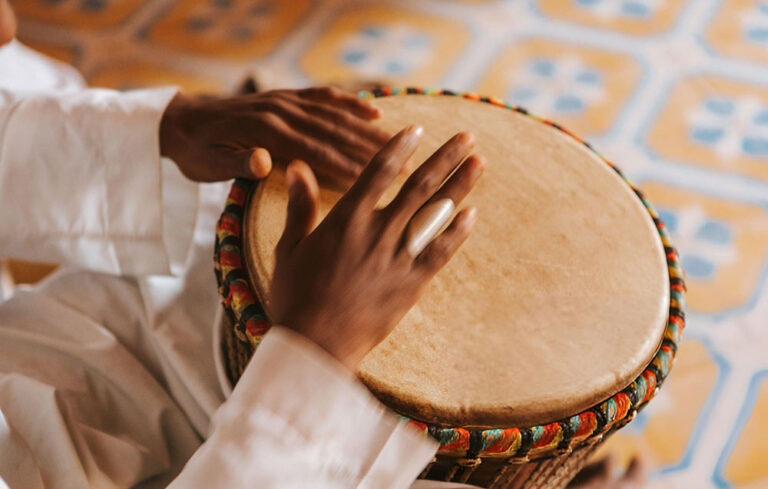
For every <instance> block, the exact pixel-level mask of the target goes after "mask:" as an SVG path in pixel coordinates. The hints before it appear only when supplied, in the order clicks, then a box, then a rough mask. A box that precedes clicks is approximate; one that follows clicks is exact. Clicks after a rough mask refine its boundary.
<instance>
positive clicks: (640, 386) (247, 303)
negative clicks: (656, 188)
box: [214, 87, 686, 462]
mask: <svg viewBox="0 0 768 489" xmlns="http://www.w3.org/2000/svg"><path fill="white" fill-rule="evenodd" d="M358 95H359V96H360V98H363V99H373V98H379V97H391V96H412V95H416V96H419V95H422V96H423V95H429V96H452V97H461V98H464V99H468V100H473V101H477V102H482V103H488V104H491V105H495V106H498V107H501V108H505V109H508V110H511V111H514V112H517V113H519V114H522V115H525V116H527V117H530V118H532V119H534V120H535V121H537V122H540V123H542V124H545V125H548V126H550V127H552V128H554V129H556V130H558V131H560V132H562V133H564V134H565V135H567V136H569V137H571V138H572V139H574V140H575V141H576V142H578V143H581V144H582V145H584V146H585V147H586V148H587V149H588V150H589V151H591V152H592V153H593V154H595V155H596V156H597V157H598V158H599V159H600V160H601V161H603V162H604V163H605V164H607V165H608V166H609V167H610V168H611V169H613V170H614V171H615V172H616V173H617V174H618V176H619V177H620V178H621V180H622V181H623V182H624V183H625V184H626V185H628V186H629V188H630V189H631V190H632V191H633V193H634V194H635V195H636V196H637V198H638V199H640V201H641V203H642V204H643V206H644V208H645V209H646V210H647V212H648V214H649V216H650V217H651V219H652V220H653V222H654V224H655V226H656V229H657V231H658V233H659V237H660V239H661V242H662V245H663V246H664V252H665V254H666V259H667V270H668V272H669V284H670V291H669V292H670V296H669V299H670V300H669V315H668V318H667V323H666V326H665V330H664V336H663V339H662V342H661V345H660V346H659V349H658V351H657V352H656V354H655V355H654V357H653V358H652V359H651V361H650V363H649V364H648V365H647V366H646V367H645V369H643V371H642V372H641V374H640V375H638V376H637V378H636V379H635V380H634V381H632V383H630V385H628V386H627V387H625V388H624V389H622V390H620V391H619V392H617V393H616V394H614V395H613V396H611V397H609V398H608V399H606V400H603V401H601V402H599V403H597V404H595V405H593V406H592V407H590V408H588V409H585V410H583V411H581V412H580V413H578V414H575V415H573V416H571V417H569V418H566V419H562V420H559V421H554V422H551V423H548V424H543V425H537V426H530V427H511V428H498V429H471V428H462V427H454V428H451V427H448V428H446V427H440V426H436V425H432V424H429V423H423V422H420V421H418V420H415V419H412V418H409V417H407V416H403V415H400V417H401V418H403V419H404V420H406V421H408V422H409V424H410V425H411V426H413V427H415V428H417V429H418V430H420V431H422V432H424V433H425V434H429V435H430V436H432V437H433V438H434V439H436V440H437V441H438V442H439V443H440V448H439V449H438V454H442V455H456V456H459V455H461V456H466V457H470V458H471V457H479V456H482V457H493V458H512V459H516V460H518V461H520V462H524V461H527V460H533V459H537V458H541V457H545V456H548V455H551V454H552V453H553V452H563V453H567V452H569V451H571V450H572V449H573V448H574V447H575V446H577V445H580V444H582V443H583V442H584V441H586V440H587V439H592V438H595V437H601V436H603V435H604V434H605V433H606V432H608V431H609V430H611V429H616V428H619V427H621V426H623V425H624V424H626V423H627V422H629V421H631V420H632V418H634V416H635V414H636V413H637V411H638V410H639V409H642V408H643V407H644V406H645V405H646V404H647V403H648V401H650V399H651V398H653V397H654V395H655V394H656V392H657V391H658V389H659V387H660V386H661V384H662V383H663V382H664V380H665V379H666V378H667V376H668V375H669V371H670V369H671V368H672V364H673V362H674V357H675V354H676V351H677V345H678V344H679V341H680V337H681V334H682V331H683V329H684V327H685V308H686V306H685V290H686V287H685V281H684V272H683V268H682V265H681V263H680V257H679V254H678V252H677V250H676V249H675V248H674V246H673V245H672V243H671V240H670V236H669V232H668V230H667V227H666V226H665V225H664V223H663V222H662V221H661V219H660V218H659V215H658V213H657V212H656V210H655V209H654V207H653V206H652V205H651V203H650V202H649V201H648V200H647V199H646V198H645V196H644V194H643V193H642V192H641V191H640V190H639V189H637V188H636V187H635V186H634V185H632V183H630V182H629V180H627V178H626V177H625V176H624V174H623V173H622V172H621V171H620V170H619V169H618V168H617V167H616V166H615V165H614V164H613V163H612V162H610V161H609V160H607V159H606V158H605V157H604V156H603V155H601V154H600V153H599V152H598V151H597V150H596V149H595V148H594V147H593V146H592V145H590V144H589V143H588V142H586V141H584V140H583V139H581V138H580V137H578V136H576V135H575V134H573V133H572V132H570V131H568V130H567V129H565V128H564V127H563V126H561V125H559V124H557V123H555V122H552V121H550V120H547V119H544V118H541V117H538V116H536V115H534V114H532V113H530V112H529V111H528V110H526V109H524V108H522V107H518V106H515V105H511V104H506V103H505V102H503V101H502V100H500V99H498V98H494V97H484V96H480V95H477V94H474V93H467V92H455V91H451V90H438V89H429V88H419V87H407V88H381V89H375V90H372V91H363V92H360V93H359V94H358ZM257 187H258V182H256V181H250V180H244V179H237V180H235V182H234V183H233V185H232V188H231V190H230V194H229V196H228V198H227V202H226V206H225V209H224V211H223V213H222V215H221V218H220V219H219V221H218V222H217V225H216V242H215V250H214V268H215V274H216V279H217V282H218V287H219V295H220V297H221V298H222V305H223V307H224V309H225V311H226V312H227V313H228V316H229V317H230V318H231V319H232V320H233V324H234V326H233V327H234V329H235V333H236V335H237V337H238V338H239V339H240V340H241V341H243V342H246V343H248V344H249V345H250V346H251V348H252V350H255V349H256V348H257V347H258V345H259V343H260V342H261V339H262V338H263V336H264V335H265V334H266V333H267V331H268V330H269V328H270V327H271V324H270V323H269V320H268V319H267V316H266V314H265V312H264V309H263V307H262V305H261V304H260V302H259V300H258V299H257V297H258V296H257V294H256V293H255V290H256V289H255V288H254V286H253V284H251V281H250V279H249V277H248V273H247V267H246V264H245V261H244V255H243V253H242V242H243V236H242V224H243V223H242V221H243V218H244V216H245V210H246V209H247V204H248V201H249V199H250V196H251V195H252V194H253V192H254V190H255V189H256V188H257Z"/></svg>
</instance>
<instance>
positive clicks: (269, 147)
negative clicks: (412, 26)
mask: <svg viewBox="0 0 768 489" xmlns="http://www.w3.org/2000/svg"><path fill="white" fill-rule="evenodd" d="M379 116H380V111H379V109H377V108H376V107H374V106H373V105H371V104H370V103H368V102H366V101H364V100H361V99H360V98H358V97H357V96H356V95H355V94H353V93H349V92H344V91H341V90H339V89H337V88H333V87H323V88H309V89H306V90H273V91H269V92H263V93H257V94H249V95H241V96H236V97H226V98H204V99H201V98H190V97H186V96H184V95H182V94H179V95H177V96H176V97H174V98H173V100H171V102H170V103H169V105H168V108H167V109H166V111H165V114H164V115H163V118H162V121H161V123H160V151H161V153H162V154H163V155H164V156H167V157H169V158H171V159H172V160H173V161H175V162H176V164H177V165H178V166H179V168H180V169H181V171H182V172H183V173H184V175H186V176H187V177H188V178H190V179H191V180H195V181H198V182H210V181H219V180H228V179H230V178H233V177H242V178H263V177H265V176H266V175H267V174H268V173H269V171H270V170H271V168H272V164H273V160H274V161H275V162H278V163H283V164H287V163H288V162H289V161H290V160H292V159H296V158H298V159H302V160H305V161H308V162H309V164H310V166H311V167H312V169H313V171H314V172H315V173H316V174H318V175H320V176H321V177H323V178H324V179H327V180H331V181H334V182H338V183H342V184H344V185H349V184H351V183H352V182H353V181H354V180H355V178H357V176H358V175H359V174H360V172H361V171H362V169H363V167H364V166H365V164H366V163H367V162H368V161H369V160H370V159H371V157H372V156H373V155H374V153H376V151H377V150H378V149H379V148H380V147H381V145H383V144H384V143H386V142H387V140H389V134H387V133H386V132H384V131H382V130H381V129H379V128H377V127H376V126H375V125H373V124H372V123H371V121H372V120H374V119H376V118H378V117H379Z"/></svg>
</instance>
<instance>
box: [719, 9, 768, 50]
mask: <svg viewBox="0 0 768 489" xmlns="http://www.w3.org/2000/svg"><path fill="white" fill-rule="evenodd" d="M706 41H707V43H708V44H709V45H710V46H711V47H712V48H713V49H714V50H715V51H716V52H718V53H719V54H721V55H723V56H728V57H733V58H742V59H746V60H751V61H756V62H758V63H766V62H768V1H766V0H728V1H727V2H723V3H722V6H721V8H720V9H719V10H718V12H717V13H716V14H715V16H714V17H713V21H712V24H711V26H710V28H709V30H708V31H707V33H706Z"/></svg>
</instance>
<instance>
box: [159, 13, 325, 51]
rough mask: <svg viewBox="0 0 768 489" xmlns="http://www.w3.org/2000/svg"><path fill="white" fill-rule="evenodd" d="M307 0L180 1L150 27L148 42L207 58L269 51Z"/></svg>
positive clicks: (292, 22) (288, 27)
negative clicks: (288, 0)
mask: <svg viewBox="0 0 768 489" xmlns="http://www.w3.org/2000/svg"><path fill="white" fill-rule="evenodd" d="M309 6H310V0H291V1H290V2H281V1H280V0H256V1H249V0H184V1H179V2H176V4H175V6H174V7H173V8H171V9H170V10H169V11H168V12H167V13H166V14H165V15H163V16H162V17H161V18H160V19H159V20H158V21H157V22H156V23H155V24H154V25H152V26H151V28H150V30H149V34H148V39H149V41H151V42H152V43H155V44H158V45H162V46H168V47H171V48H174V49H178V50H181V51H188V52H191V53H197V54H203V55H206V56H212V57H222V56H223V57H230V58H247V57H259V56H264V55H266V54H268V53H270V52H271V51H272V50H273V49H274V48H275V47H276V46H277V44H278V43H279V42H280V41H281V40H282V38H283V37H284V36H285V35H286V34H287V33H288V32H290V31H291V29H293V28H294V27H295V26H296V24H297V22H298V21H299V20H300V19H301V18H302V17H303V16H304V15H305V14H306V13H307V11H308V10H309Z"/></svg>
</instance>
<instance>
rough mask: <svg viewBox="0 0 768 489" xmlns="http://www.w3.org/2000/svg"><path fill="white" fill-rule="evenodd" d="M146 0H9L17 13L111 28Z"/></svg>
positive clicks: (74, 24)
mask: <svg viewBox="0 0 768 489" xmlns="http://www.w3.org/2000/svg"><path fill="white" fill-rule="evenodd" d="M146 1H147V0H11V4H12V5H13V8H14V10H16V13H17V15H18V16H19V17H20V18H23V19H25V20H34V21H39V22H45V23H49V24H55V25H67V26H72V27H76V28H99V27H114V26H118V25H120V24H121V23H122V22H124V21H125V20H126V19H127V18H128V17H129V16H130V15H131V14H133V13H134V12H135V11H136V10H137V9H138V8H139V7H141V6H142V5H143V4H144V3H146Z"/></svg>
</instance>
